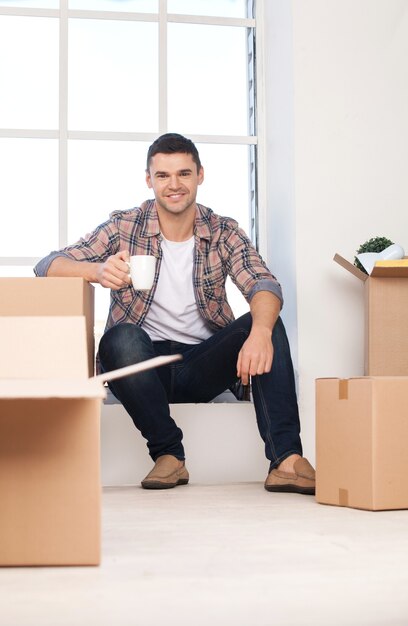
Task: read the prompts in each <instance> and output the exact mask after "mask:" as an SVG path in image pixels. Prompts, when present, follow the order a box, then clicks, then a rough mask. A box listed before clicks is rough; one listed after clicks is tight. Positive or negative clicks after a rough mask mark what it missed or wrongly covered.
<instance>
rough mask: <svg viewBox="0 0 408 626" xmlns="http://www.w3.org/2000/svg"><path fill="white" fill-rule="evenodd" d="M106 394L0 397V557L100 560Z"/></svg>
mask: <svg viewBox="0 0 408 626" xmlns="http://www.w3.org/2000/svg"><path fill="white" fill-rule="evenodd" d="M99 412H100V400H99V399H86V400H84V399H60V400H55V399H54V400H52V399H49V398H48V399H42V400H24V399H22V400H5V399H1V400H0V503H1V505H0V565H13V566H16V565H97V564H98V563H99V562H100V470H99V465H100V463H99Z"/></svg>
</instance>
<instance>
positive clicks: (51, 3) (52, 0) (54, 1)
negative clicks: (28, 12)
mask: <svg viewBox="0 0 408 626" xmlns="http://www.w3.org/2000/svg"><path fill="white" fill-rule="evenodd" d="M0 7H12V8H14V7H27V8H30V9H58V8H59V0H14V1H13V2H12V1H11V0H8V1H7V0H0Z"/></svg>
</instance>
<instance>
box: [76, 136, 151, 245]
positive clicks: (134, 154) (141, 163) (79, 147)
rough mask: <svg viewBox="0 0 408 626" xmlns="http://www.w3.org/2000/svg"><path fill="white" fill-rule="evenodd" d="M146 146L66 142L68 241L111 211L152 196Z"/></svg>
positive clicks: (117, 142) (127, 143)
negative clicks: (148, 180)
mask: <svg viewBox="0 0 408 626" xmlns="http://www.w3.org/2000/svg"><path fill="white" fill-rule="evenodd" d="M148 147H149V144H148V143H143V142H140V143H139V142H128V141H70V142H69V147H68V159H69V160H68V172H69V178H68V242H69V243H74V242H75V241H77V240H78V239H79V238H80V237H82V236H84V235H85V234H86V233H89V232H91V231H92V230H93V229H94V228H96V226H98V225H99V224H102V222H104V221H105V220H107V219H108V217H109V213H111V212H112V211H115V210H117V209H120V210H123V209H124V210H126V209H131V208H132V207H134V206H139V205H140V204H141V203H142V202H143V200H146V199H147V198H151V197H152V193H151V191H150V189H148V188H147V185H146V181H145V168H146V153H147V150H148Z"/></svg>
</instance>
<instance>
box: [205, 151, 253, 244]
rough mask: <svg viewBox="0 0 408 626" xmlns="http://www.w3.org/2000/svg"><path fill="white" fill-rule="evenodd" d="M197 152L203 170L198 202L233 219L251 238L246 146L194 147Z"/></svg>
mask: <svg viewBox="0 0 408 626" xmlns="http://www.w3.org/2000/svg"><path fill="white" fill-rule="evenodd" d="M197 149H198V151H199V154H200V160H201V163H202V165H203V167H204V182H203V183H202V185H201V186H200V187H199V188H198V194H197V201H198V202H200V203H201V204H204V205H205V206H208V207H210V208H211V209H212V210H213V211H214V212H215V213H218V214H219V215H227V216H228V217H233V218H234V219H235V220H237V222H238V223H239V225H240V226H241V228H243V229H244V230H245V232H246V233H247V235H248V236H250V230H249V225H250V217H249V210H248V206H249V148H248V146H240V145H237V146H227V145H214V144H197Z"/></svg>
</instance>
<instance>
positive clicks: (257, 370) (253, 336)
mask: <svg viewBox="0 0 408 626" xmlns="http://www.w3.org/2000/svg"><path fill="white" fill-rule="evenodd" d="M249 306H250V310H251V315H252V328H251V332H250V334H249V337H248V339H247V340H246V341H245V343H244V344H243V346H242V348H241V350H240V353H239V355H238V361H237V375H238V378H241V381H242V384H243V385H248V384H249V377H250V376H255V375H256V374H265V373H266V372H270V370H271V367H272V360H273V345H272V341H271V336H272V330H273V327H274V325H275V322H276V320H277V319H278V317H279V313H280V310H281V301H280V300H279V298H278V297H277V296H275V295H274V294H273V293H271V292H270V291H258V293H256V294H255V295H254V296H253V298H252V300H251V302H250V305H249Z"/></svg>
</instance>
